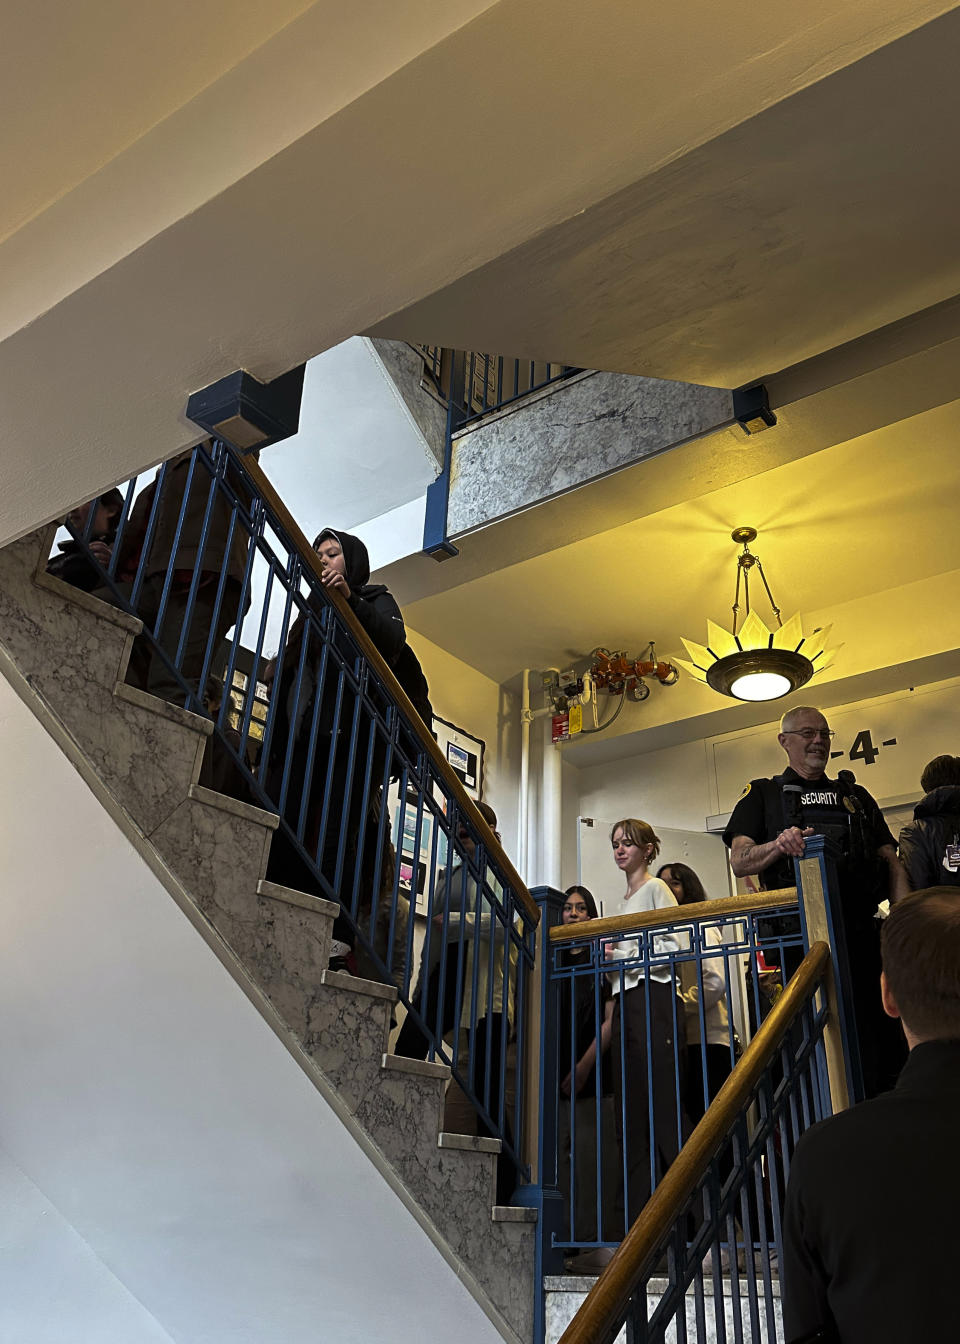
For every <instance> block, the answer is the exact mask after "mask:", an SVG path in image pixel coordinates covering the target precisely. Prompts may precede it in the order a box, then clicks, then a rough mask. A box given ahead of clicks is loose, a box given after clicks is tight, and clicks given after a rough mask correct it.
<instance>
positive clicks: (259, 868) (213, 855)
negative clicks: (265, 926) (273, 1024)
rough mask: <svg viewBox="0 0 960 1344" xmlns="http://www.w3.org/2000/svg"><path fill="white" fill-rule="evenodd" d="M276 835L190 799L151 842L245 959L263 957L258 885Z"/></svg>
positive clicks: (252, 961)
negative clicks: (269, 848)
mask: <svg viewBox="0 0 960 1344" xmlns="http://www.w3.org/2000/svg"><path fill="white" fill-rule="evenodd" d="M271 835H272V831H271V830H270V828H268V827H267V826H261V825H258V824H256V823H254V822H251V821H249V820H248V819H247V818H245V817H238V816H235V815H234V814H233V813H231V812H227V811H225V810H224V809H222V808H219V807H214V806H212V805H211V804H210V803H207V802H202V801H201V800H200V799H197V798H186V799H184V801H183V802H182V803H181V804H180V806H179V807H178V808H177V809H176V811H174V812H173V813H172V814H171V816H169V817H168V818H167V819H166V820H165V821H164V822H163V823H162V824H161V825H160V826H159V827H157V829H156V830H155V831H154V832H153V833H152V834H151V836H150V840H151V842H152V844H153V845H154V847H155V848H156V850H157V852H158V853H159V854H160V856H161V857H162V858H163V859H164V860H165V862H166V863H167V865H168V867H169V868H170V869H171V871H172V872H173V873H174V874H175V875H176V876H177V878H179V880H180V882H181V883H182V884H183V886H184V887H185V888H186V890H187V891H188V892H189V893H190V895H191V896H192V898H193V900H194V901H195V902H196V904H197V905H198V907H199V908H200V909H201V910H202V911H203V913H204V914H205V915H206V917H207V919H209V921H210V923H211V924H212V925H213V926H214V928H215V929H216V930H217V932H218V933H219V934H220V935H221V937H222V938H224V939H225V941H226V942H227V943H229V945H230V946H231V947H232V949H233V951H234V952H235V953H236V954H237V956H238V957H240V959H241V961H243V962H244V964H245V965H247V966H249V967H255V966H256V965H257V963H258V958H260V957H261V956H263V955H264V950H263V945H262V927H261V926H262V916H261V910H260V898H259V897H258V895H257V884H258V882H259V881H260V879H261V877H262V876H263V874H264V871H265V868H266V858H267V847H268V845H269V841H270V837H271Z"/></svg>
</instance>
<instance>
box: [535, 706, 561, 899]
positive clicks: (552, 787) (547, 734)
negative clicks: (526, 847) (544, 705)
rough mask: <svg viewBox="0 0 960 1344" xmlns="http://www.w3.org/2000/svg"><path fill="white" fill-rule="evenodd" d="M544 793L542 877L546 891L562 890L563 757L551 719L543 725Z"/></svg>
mask: <svg viewBox="0 0 960 1344" xmlns="http://www.w3.org/2000/svg"><path fill="white" fill-rule="evenodd" d="M543 728H544V732H543V789H542V794H541V807H540V812H541V824H540V873H539V881H540V883H541V885H543V886H546V887H555V888H558V889H559V887H560V851H561V844H562V839H561V831H562V823H563V798H562V787H563V757H562V756H561V754H560V748H559V747H558V746H555V745H554V743H553V742H552V741H551V736H552V727H551V722H550V719H547V720H546V722H545V723H544V725H543Z"/></svg>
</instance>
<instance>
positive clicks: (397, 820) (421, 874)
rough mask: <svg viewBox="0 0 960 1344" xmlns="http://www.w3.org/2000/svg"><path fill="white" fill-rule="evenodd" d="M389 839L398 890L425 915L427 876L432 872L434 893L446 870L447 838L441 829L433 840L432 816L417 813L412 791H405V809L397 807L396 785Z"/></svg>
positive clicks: (394, 786) (391, 795)
mask: <svg viewBox="0 0 960 1344" xmlns="http://www.w3.org/2000/svg"><path fill="white" fill-rule="evenodd" d="M388 806H389V808H390V817H391V820H392V825H391V839H392V840H393V845H394V848H395V850H396V853H397V865H398V867H399V874H400V881H399V887H400V890H401V891H403V892H405V893H406V894H407V896H408V897H412V898H414V907H415V909H416V911H417V913H418V914H421V915H423V914H426V913H427V904H428V902H427V895H428V893H429V890H430V882H429V874H430V871H431V868H433V869H434V879H433V883H434V889H435V890H436V889H437V887H438V886H439V884H440V883H441V882H442V881H443V874H444V871H445V869H446V866H447V836H446V832H445V831H444V829H443V827H442V826H439V827H437V833H436V836H435V837H434V818H433V815H432V814H431V812H430V811H429V810H428V809H426V808H424V810H423V811H422V812H421V811H420V809H419V802H418V796H417V792H416V790H415V789H408V790H407V797H406V802H405V805H404V806H403V807H402V808H401V806H400V790H399V787H398V786H397V784H396V782H394V783H393V784H392V785H391V787H390V793H389V795H388ZM418 816H419V819H420V845H419V848H418V846H417V818H418Z"/></svg>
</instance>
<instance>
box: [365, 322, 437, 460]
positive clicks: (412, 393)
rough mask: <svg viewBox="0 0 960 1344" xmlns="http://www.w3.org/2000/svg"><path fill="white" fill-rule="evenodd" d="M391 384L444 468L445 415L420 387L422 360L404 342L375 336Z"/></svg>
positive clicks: (371, 342) (374, 347)
mask: <svg viewBox="0 0 960 1344" xmlns="http://www.w3.org/2000/svg"><path fill="white" fill-rule="evenodd" d="M370 344H371V345H372V346H373V349H374V352H375V353H376V356H377V358H378V359H379V360H380V362H381V364H382V365H383V367H384V369H385V370H386V372H387V374H388V376H389V377H390V379H391V381H392V382H393V384H394V385H395V387H396V389H397V391H398V392H399V393H400V396H401V397H402V398H403V401H404V403H405V405H406V407H407V410H408V411H409V412H410V414H411V415H412V416H413V418H414V420H415V421H416V423H417V428H418V429H419V430H420V433H421V434H422V435H423V437H424V439H425V440H426V442H427V446H428V447H429V449H430V451H431V453H432V454H433V456H434V457H435V458H436V460H437V467H438V468H439V467H441V466H442V465H443V454H444V447H445V444H446V436H447V412H446V410H445V409H444V407H443V406H441V405H440V403H439V401H437V400H436V398H434V397H432V396H431V395H430V393H429V392H425V391H424V389H423V388H422V387H421V386H420V381H421V378H422V377H423V360H422V359H421V358H420V356H419V355H418V354H417V352H416V351H415V350H414V349H412V348H411V346H409V345H407V343H406V342H405V341H385V340H382V339H381V338H380V337H378V336H375V337H372V338H371V340H370Z"/></svg>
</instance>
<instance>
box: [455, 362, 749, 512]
mask: <svg viewBox="0 0 960 1344" xmlns="http://www.w3.org/2000/svg"><path fill="white" fill-rule="evenodd" d="M732 414H733V402H732V397H731V394H730V393H729V392H727V391H725V390H724V389H722V388H715V387H698V386H695V385H693V384H691V383H677V382H669V381H666V380H665V379H662V378H637V377H633V376H631V375H630V374H625V373H593V374H590V375H589V376H588V377H584V378H574V379H572V380H571V381H570V382H565V383H561V384H560V385H559V386H558V387H556V388H554V389H552V390H551V391H550V392H549V393H547V394H545V395H543V396H541V397H534V398H532V399H531V400H529V401H524V402H521V403H520V404H519V406H518V407H517V408H516V409H515V410H513V411H507V412H505V413H504V414H503V415H501V416H499V417H498V418H496V419H493V420H489V421H488V422H487V423H485V424H482V425H480V426H478V427H477V428H476V429H473V430H471V431H469V432H468V433H466V434H464V435H463V436H462V437H461V438H460V439H458V440H457V442H456V444H455V445H454V453H453V470H452V476H451V482H450V503H449V509H448V514H447V531H448V533H449V535H450V536H451V537H456V536H457V535H458V534H460V533H463V532H466V531H469V530H470V529H471V528H475V527H480V526H481V525H483V524H486V523H490V522H492V521H493V520H494V519H496V518H503V517H505V516H506V515H508V514H510V513H515V512H516V511H517V510H518V509H522V508H528V507H529V506H530V505H532V504H537V503H540V502H541V501H542V500H545V499H549V498H551V497H552V496H554V495H558V494H562V493H563V492H564V491H565V490H570V489H572V488H573V487H574V486H578V485H583V484H584V483H585V482H587V481H591V480H596V479H597V478H598V477H600V476H605V475H607V474H608V473H609V472H611V471H616V470H618V469H619V468H622V467H627V466H630V465H632V464H633V463H634V462H638V461H640V460H641V459H642V458H644V457H650V456H652V455H653V454H654V453H658V452H661V451H663V449H665V448H668V447H671V446H672V445H674V444H678V443H683V442H685V441H686V440H688V439H692V438H695V437H696V436H697V435H699V434H704V433H706V432H707V431H708V430H711V429H715V428H716V427H717V426H718V425H722V424H727V423H729V421H730V419H731V418H732Z"/></svg>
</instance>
